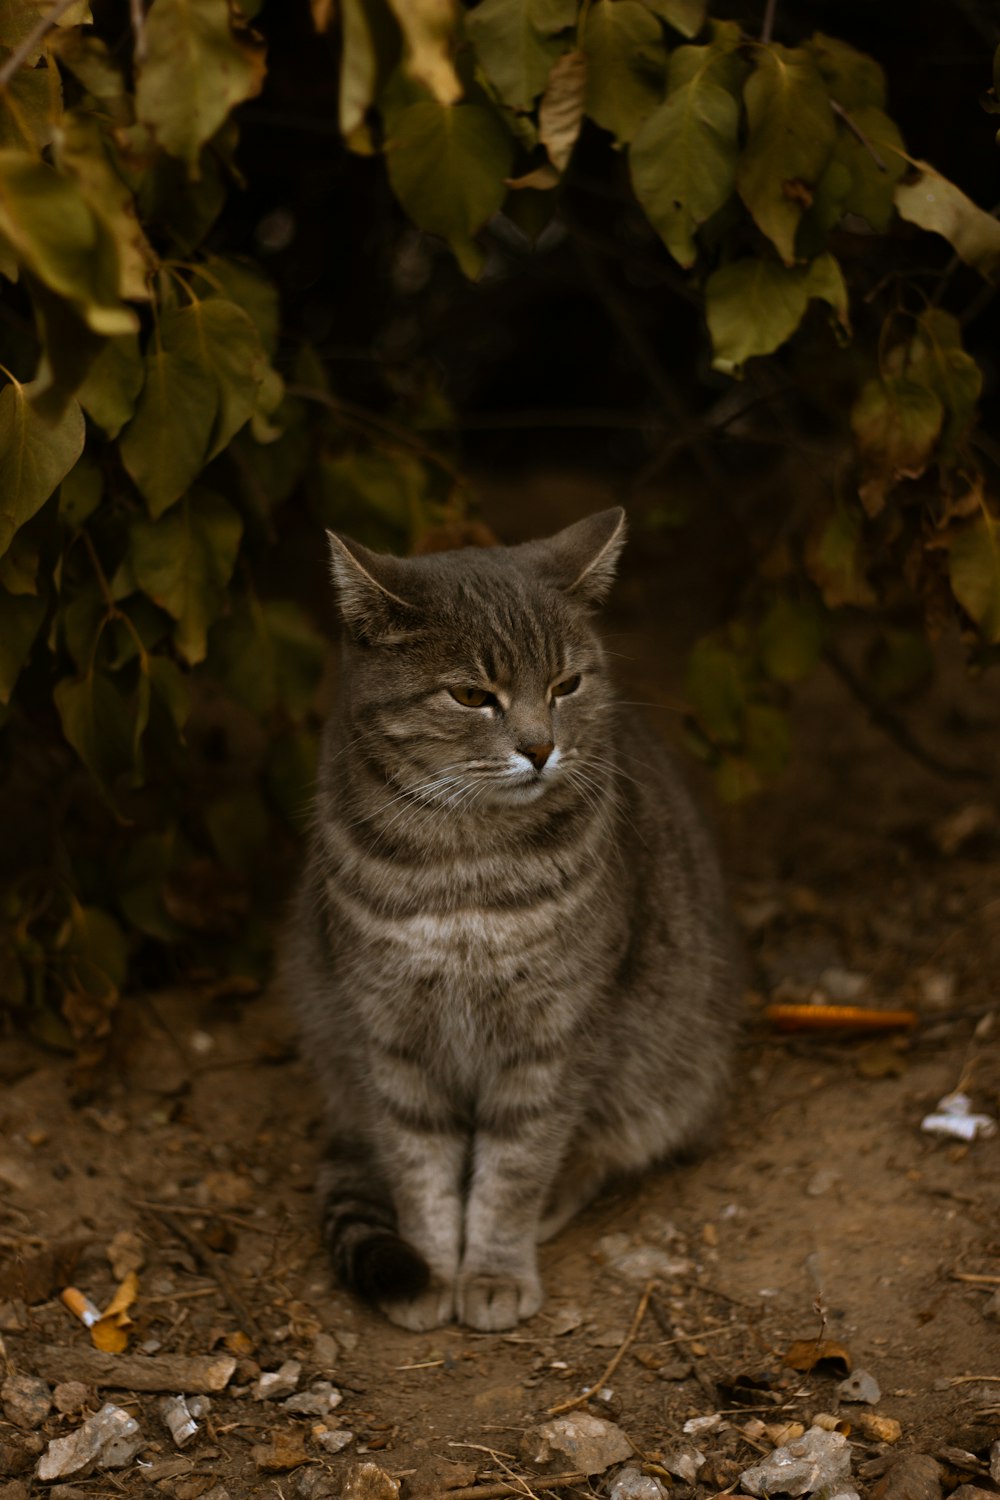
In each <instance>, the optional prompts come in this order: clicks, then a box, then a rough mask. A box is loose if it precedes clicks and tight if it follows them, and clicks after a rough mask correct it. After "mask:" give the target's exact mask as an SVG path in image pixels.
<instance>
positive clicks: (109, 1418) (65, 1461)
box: [35, 1402, 144, 1484]
mask: <svg viewBox="0 0 1000 1500" xmlns="http://www.w3.org/2000/svg"><path fill="white" fill-rule="evenodd" d="M143 1446H144V1439H143V1436H142V1433H141V1431H140V1430H139V1424H138V1422H137V1421H136V1420H135V1418H134V1417H133V1416H130V1415H129V1413H128V1412H127V1411H125V1410H124V1409H123V1408H122V1407H120V1406H113V1405H112V1404H111V1403H110V1402H109V1403H108V1404H107V1405H106V1406H102V1407H101V1409H100V1411H99V1412H97V1413H96V1415H95V1416H93V1417H88V1419H87V1421H86V1422H84V1424H83V1426H82V1427H78V1428H77V1429H76V1431H75V1432H71V1433H70V1434H69V1435H68V1436H67V1437H62V1438H53V1439H52V1441H51V1442H50V1443H49V1446H48V1447H47V1448H46V1450H45V1452H44V1453H43V1454H42V1456H41V1458H40V1459H39V1460H38V1468H37V1469H36V1471H35V1472H36V1474H37V1477H38V1478H39V1479H41V1480H42V1481H43V1483H45V1484H49V1483H51V1482H52V1480H53V1479H85V1478H86V1477H87V1475H88V1474H92V1473H93V1471H94V1470H95V1469H123V1468H124V1467H125V1465H126V1464H128V1463H131V1462H132V1459H133V1458H134V1457H135V1455H136V1454H137V1453H138V1452H139V1449H140V1448H142V1447H143Z"/></svg>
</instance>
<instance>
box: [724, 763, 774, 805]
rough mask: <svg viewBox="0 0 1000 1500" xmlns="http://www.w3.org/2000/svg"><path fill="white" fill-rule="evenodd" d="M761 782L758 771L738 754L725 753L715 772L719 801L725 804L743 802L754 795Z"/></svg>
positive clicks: (758, 789)
mask: <svg viewBox="0 0 1000 1500" xmlns="http://www.w3.org/2000/svg"><path fill="white" fill-rule="evenodd" d="M761 786H762V782H761V779H760V773H759V772H758V771H757V770H756V768H755V767H754V766H752V765H751V764H750V762H749V761H748V760H745V759H744V758H743V757H742V756H740V755H727V756H725V758H724V759H723V760H722V762H721V764H720V765H719V766H718V767H717V768H716V772H715V790H716V792H717V793H718V796H719V801H720V802H725V803H727V804H730V805H732V804H734V803H737V802H745V801H746V799H747V798H748V797H755V796H756V795H757V793H758V792H759V791H760V789H761Z"/></svg>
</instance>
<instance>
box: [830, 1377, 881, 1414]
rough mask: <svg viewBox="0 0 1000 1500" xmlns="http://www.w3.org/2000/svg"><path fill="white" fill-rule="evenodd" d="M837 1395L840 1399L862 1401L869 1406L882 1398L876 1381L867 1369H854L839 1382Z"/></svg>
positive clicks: (875, 1404) (876, 1403)
mask: <svg viewBox="0 0 1000 1500" xmlns="http://www.w3.org/2000/svg"><path fill="white" fill-rule="evenodd" d="M837 1395H838V1396H839V1397H840V1399H841V1401H864V1402H866V1403H867V1404H868V1405H869V1406H877V1405H878V1403H879V1402H880V1401H881V1399H882V1391H881V1388H880V1386H879V1383H878V1381H877V1380H876V1379H875V1376H874V1375H869V1373H868V1371H867V1370H854V1371H853V1372H852V1373H851V1374H850V1375H848V1377H847V1379H846V1380H842V1381H841V1382H840V1384H839V1385H838V1387H837Z"/></svg>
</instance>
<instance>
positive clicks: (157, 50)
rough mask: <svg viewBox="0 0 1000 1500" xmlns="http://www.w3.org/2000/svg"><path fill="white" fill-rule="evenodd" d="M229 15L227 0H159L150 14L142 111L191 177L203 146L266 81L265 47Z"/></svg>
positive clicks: (140, 87) (139, 97)
mask: <svg viewBox="0 0 1000 1500" xmlns="http://www.w3.org/2000/svg"><path fill="white" fill-rule="evenodd" d="M229 14H230V12H229V5H228V3H227V0H156V3H155V4H154V5H152V6H150V9H149V12H148V14H147V16H146V28H145V44H146V56H145V59H144V61H143V63H142V65H141V67H140V69H139V77H138V83H137V85H136V91H135V104H136V113H137V115H138V117H139V119H140V120H141V121H142V123H143V124H145V125H148V126H149V127H150V129H151V130H152V131H153V132H154V134H155V136H156V138H157V140H158V141H159V143H160V145H161V146H162V147H163V149H164V150H165V151H168V152H169V153H170V155H171V156H176V157H178V158H180V160H182V161H184V162H186V163H187V166H188V170H189V172H190V174H191V176H192V177H197V176H198V173H199V157H200V153H201V148H202V146H203V145H204V144H205V142H206V141H208V140H209V139H210V138H211V137H212V136H213V135H214V134H215V132H216V131H217V130H218V129H219V127H220V126H221V125H222V124H223V122H224V121H225V119H226V117H227V116H228V114H229V112H230V110H231V109H233V108H234V107H235V105H237V104H241V103H242V102H243V100H244V99H250V98H252V97H253V96H254V95H255V94H257V93H259V92H260V88H261V85H262V84H263V81H264V67H265V65H264V54H263V52H262V50H261V49H260V48H259V47H256V46H253V45H251V44H250V43H249V42H246V41H244V40H243V39H241V38H239V37H237V36H235V35H234V33H233V30H232V28H231V26H230V22H229Z"/></svg>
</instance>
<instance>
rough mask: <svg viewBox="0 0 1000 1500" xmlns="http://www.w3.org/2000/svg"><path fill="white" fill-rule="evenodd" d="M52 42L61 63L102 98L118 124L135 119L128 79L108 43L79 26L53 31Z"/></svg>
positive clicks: (109, 113)
mask: <svg viewBox="0 0 1000 1500" xmlns="http://www.w3.org/2000/svg"><path fill="white" fill-rule="evenodd" d="M48 42H49V48H50V50H51V51H53V52H54V53H55V55H56V56H57V57H58V59H59V61H60V63H62V65H63V66H64V67H66V68H68V69H69V71H70V72H71V73H72V74H73V76H74V77H75V78H77V79H78V80H79V81H80V83H82V84H83V87H84V88H85V89H86V91H87V93H88V94H91V95H92V96H93V98H94V99H95V100H99V101H100V103H101V105H102V106H103V109H102V112H103V113H105V114H107V115H108V116H110V117H111V118H112V119H113V120H114V122H115V124H127V123H130V122H131V119H132V111H131V106H130V105H129V104H128V103H126V100H125V80H124V79H123V78H122V73H121V69H120V68H119V66H118V64H117V63H116V62H115V61H114V59H113V58H112V56H111V53H110V52H109V51H108V48H107V44H106V43H105V42H102V41H101V39H100V38H99V37H96V36H88V35H86V34H85V33H84V32H82V31H78V30H77V29H76V28H75V27H71V28H70V29H69V30H66V31H60V32H58V33H56V34H55V35H51V34H50V36H49V39H48Z"/></svg>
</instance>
